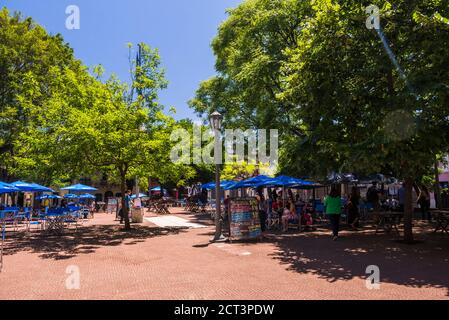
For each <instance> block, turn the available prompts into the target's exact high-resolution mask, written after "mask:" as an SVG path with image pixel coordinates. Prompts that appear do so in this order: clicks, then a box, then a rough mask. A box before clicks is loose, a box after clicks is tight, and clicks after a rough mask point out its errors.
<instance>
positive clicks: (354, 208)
mask: <svg viewBox="0 0 449 320" xmlns="http://www.w3.org/2000/svg"><path fill="white" fill-rule="evenodd" d="M359 203H360V196H359V192H358V189H357V188H356V187H353V188H352V190H351V194H350V195H349V198H348V203H347V208H348V224H349V225H350V226H351V228H352V229H353V230H357V228H358V227H359V219H360V213H359Z"/></svg>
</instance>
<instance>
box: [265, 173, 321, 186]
mask: <svg viewBox="0 0 449 320" xmlns="http://www.w3.org/2000/svg"><path fill="white" fill-rule="evenodd" d="M310 185H313V182H309V181H305V180H302V179H297V178H293V177H289V176H279V177H276V178H274V179H270V180H267V181H263V182H261V183H258V184H257V185H256V187H267V186H273V187H291V186H310Z"/></svg>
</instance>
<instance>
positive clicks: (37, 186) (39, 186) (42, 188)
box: [30, 183, 55, 192]
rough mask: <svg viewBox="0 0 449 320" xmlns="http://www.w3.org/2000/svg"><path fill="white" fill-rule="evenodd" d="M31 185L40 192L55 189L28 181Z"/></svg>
mask: <svg viewBox="0 0 449 320" xmlns="http://www.w3.org/2000/svg"><path fill="white" fill-rule="evenodd" d="M30 184H31V186H33V187H35V188H36V189H39V191H40V192H55V190H53V189H51V188H48V187H44V186H41V185H40V184H37V183H30Z"/></svg>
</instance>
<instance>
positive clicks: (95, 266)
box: [0, 210, 449, 299]
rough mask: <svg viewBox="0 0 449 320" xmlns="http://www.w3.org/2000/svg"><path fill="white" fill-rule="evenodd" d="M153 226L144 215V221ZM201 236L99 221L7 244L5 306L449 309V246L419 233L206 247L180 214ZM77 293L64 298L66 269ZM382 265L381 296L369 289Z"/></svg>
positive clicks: (102, 217) (207, 232)
mask: <svg viewBox="0 0 449 320" xmlns="http://www.w3.org/2000/svg"><path fill="white" fill-rule="evenodd" d="M147 216H148V215H147ZM177 216H178V217H182V218H186V219H189V220H191V221H192V222H196V223H200V224H207V227H205V228H194V229H179V228H178V229H176V228H159V227H157V226H155V225H152V224H151V223H148V222H145V223H143V224H142V225H138V226H137V225H135V226H134V231H132V232H131V233H124V232H122V231H121V230H120V226H118V224H117V222H116V221H114V217H112V216H111V215H106V214H97V215H96V217H95V219H94V220H91V221H89V222H87V223H85V224H84V227H83V228H82V229H80V230H79V231H78V233H74V232H71V231H70V232H68V233H66V234H65V235H64V236H50V237H42V236H40V235H39V234H37V233H32V234H31V235H26V234H24V233H19V234H18V235H17V236H11V235H9V237H8V239H7V242H6V251H5V258H4V269H3V272H2V273H1V274H0V288H1V290H0V298H1V299H448V298H449V274H448V270H449V254H448V253H449V238H448V237H447V236H444V235H441V234H437V235H434V234H431V233H429V230H428V229H426V228H425V226H423V225H416V228H415V229H416V232H417V233H418V236H417V237H418V238H420V239H423V240H425V242H424V243H421V244H416V245H404V244H401V243H398V242H395V241H394V240H393V237H392V236H388V235H374V233H373V231H372V230H369V229H367V230H365V231H363V232H359V233H354V232H349V231H346V232H343V234H342V236H343V237H342V238H341V239H340V240H339V241H337V242H333V241H331V239H330V237H329V235H328V232H327V231H326V230H324V229H323V230H318V231H316V232H309V233H307V232H306V233H302V234H296V233H289V234H287V235H275V234H273V235H270V237H269V239H268V240H266V241H265V242H262V243H245V244H241V243H232V244H228V243H223V244H209V239H210V237H211V235H212V233H213V226H211V225H210V223H209V221H208V220H207V217H198V216H194V215H188V214H185V213H182V212H181V211H180V210H178V212H177ZM71 265H74V266H77V267H78V268H79V270H80V289H79V290H68V289H66V286H65V282H66V278H67V277H68V276H69V275H68V274H66V269H67V267H68V266H71ZM368 265H378V266H379V267H380V272H381V288H380V290H368V289H367V288H366V286H365V278H366V275H365V269H366V267H367V266H368Z"/></svg>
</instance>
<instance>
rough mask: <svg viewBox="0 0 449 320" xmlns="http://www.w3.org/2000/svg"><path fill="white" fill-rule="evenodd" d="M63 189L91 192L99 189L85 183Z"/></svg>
mask: <svg viewBox="0 0 449 320" xmlns="http://www.w3.org/2000/svg"><path fill="white" fill-rule="evenodd" d="M61 190H68V191H73V192H91V191H97V190H98V189H97V188H94V187H89V186H86V185H84V184H75V185H73V186H70V187H65V188H62V189H61Z"/></svg>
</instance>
